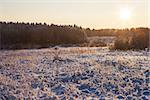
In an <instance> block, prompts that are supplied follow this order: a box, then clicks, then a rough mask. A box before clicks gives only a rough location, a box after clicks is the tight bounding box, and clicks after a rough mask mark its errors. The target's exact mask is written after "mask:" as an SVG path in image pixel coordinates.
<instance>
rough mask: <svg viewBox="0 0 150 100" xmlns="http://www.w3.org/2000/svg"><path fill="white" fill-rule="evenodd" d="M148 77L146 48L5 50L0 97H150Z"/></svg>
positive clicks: (0, 99) (50, 99)
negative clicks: (128, 49)
mask: <svg viewBox="0 0 150 100" xmlns="http://www.w3.org/2000/svg"><path fill="white" fill-rule="evenodd" d="M55 58H56V59H55ZM149 79H150V56H149V54H148V53H146V52H144V51H139V52H138V51H124V52H123V51H109V50H108V49H107V48H94V47H93V48H85V47H82V48H78V47H72V48H71V47H70V48H59V49H58V50H54V49H53V48H50V49H39V50H36V49H35V50H15V51H12V50H10V51H0V100H5V99H8V100H15V99H18V98H20V99H21V100H22V99H24V100H31V99H34V100H35V99H36V100H60V99H61V100H81V99H82V100H84V99H85V100H91V99H94V100H97V99H98V100H104V99H106V100H116V99H120V100H124V99H125V100H148V97H150V89H149V83H150V80H149Z"/></svg>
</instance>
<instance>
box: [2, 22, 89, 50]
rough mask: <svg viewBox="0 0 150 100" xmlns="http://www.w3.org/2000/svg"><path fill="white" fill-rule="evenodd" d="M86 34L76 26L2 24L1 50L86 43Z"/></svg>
mask: <svg viewBox="0 0 150 100" xmlns="http://www.w3.org/2000/svg"><path fill="white" fill-rule="evenodd" d="M86 38H87V36H86V33H85V32H84V30H83V29H82V28H81V27H78V26H76V25H74V26H71V25H63V26H62V25H54V24H51V25H47V24H46V23H44V24H41V23H18V22H17V23H13V22H7V23H6V22H0V40H1V41H0V42H1V43H0V47H1V49H24V48H42V47H49V46H54V45H60V44H79V43H84V42H86V40H87V39H86Z"/></svg>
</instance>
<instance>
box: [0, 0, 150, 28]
mask: <svg viewBox="0 0 150 100" xmlns="http://www.w3.org/2000/svg"><path fill="white" fill-rule="evenodd" d="M149 6H150V1H148V0H0V21H14V22H16V21H19V22H22V21H23V22H46V23H48V24H51V23H54V24H67V25H68V24H71V25H72V24H77V25H79V26H83V27H90V28H96V29H98V28H126V27H128V28H130V27H140V26H144V27H149V26H150V23H149V17H150V16H149V11H150V7H149ZM124 8H127V9H129V11H130V17H129V19H127V20H124V19H121V18H120V10H121V9H124Z"/></svg>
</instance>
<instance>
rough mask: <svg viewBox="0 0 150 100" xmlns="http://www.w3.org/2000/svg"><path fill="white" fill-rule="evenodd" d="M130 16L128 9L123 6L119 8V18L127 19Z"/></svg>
mask: <svg viewBox="0 0 150 100" xmlns="http://www.w3.org/2000/svg"><path fill="white" fill-rule="evenodd" d="M130 16H131V13H130V10H129V9H127V8H125V9H121V11H120V17H121V19H124V20H127V19H129V18H130Z"/></svg>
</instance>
